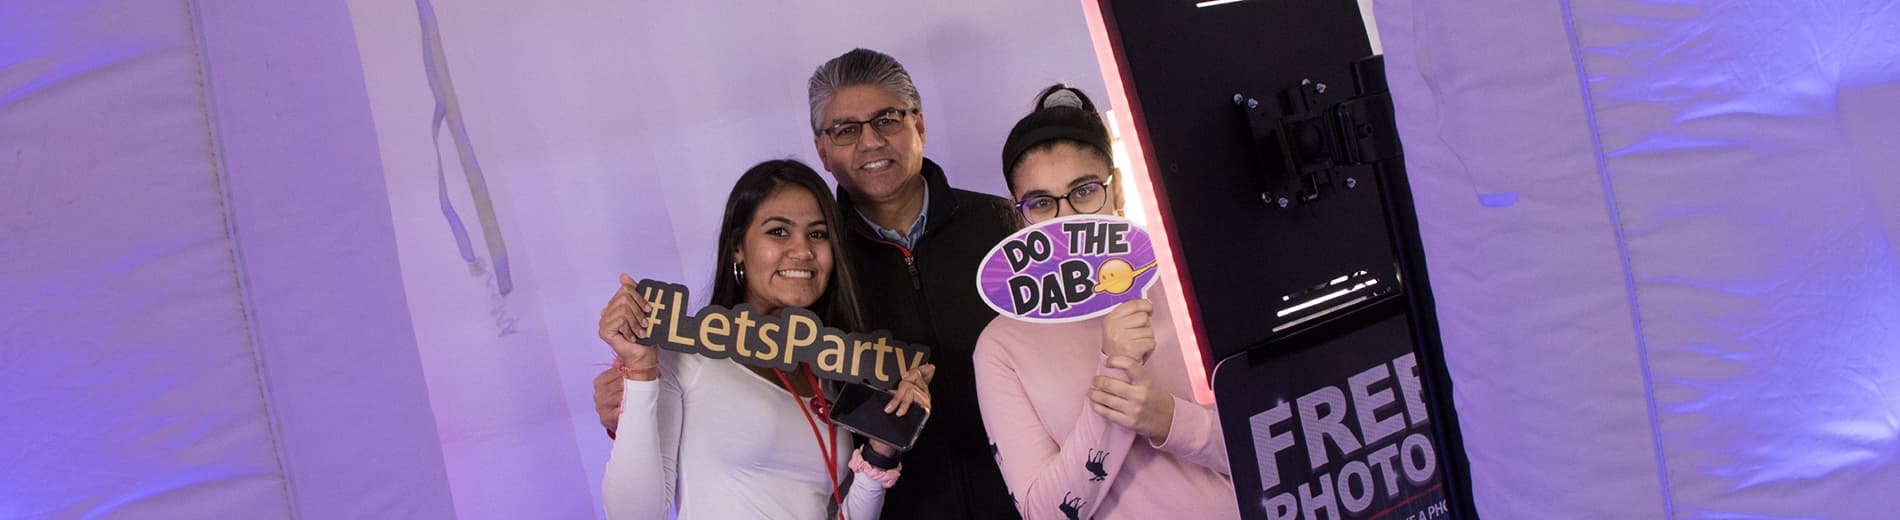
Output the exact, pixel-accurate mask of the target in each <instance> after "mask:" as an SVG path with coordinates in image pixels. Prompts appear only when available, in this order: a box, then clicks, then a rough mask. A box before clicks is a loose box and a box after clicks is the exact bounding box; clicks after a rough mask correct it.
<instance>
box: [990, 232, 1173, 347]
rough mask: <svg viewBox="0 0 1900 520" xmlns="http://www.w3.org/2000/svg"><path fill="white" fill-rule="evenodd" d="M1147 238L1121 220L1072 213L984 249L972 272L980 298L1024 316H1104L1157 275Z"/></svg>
mask: <svg viewBox="0 0 1900 520" xmlns="http://www.w3.org/2000/svg"><path fill="white" fill-rule="evenodd" d="M1155 265H1156V263H1155V250H1154V243H1153V242H1151V241H1150V240H1149V237H1148V232H1147V231H1144V230H1142V229H1141V228H1140V227H1138V226H1136V225H1135V224H1134V223H1133V222H1130V221H1129V220H1128V219H1125V218H1121V217H1113V216H1106V215H1076V216H1070V217H1062V218H1058V219H1053V220H1048V221H1044V222H1038V223H1036V224H1034V225H1031V226H1029V227H1028V228H1025V229H1023V230H1022V231H1018V232H1016V234H1014V235H1010V237H1009V238H1008V239H1005V240H1003V242H1002V243H1000V244H997V245H996V247H994V248H991V249H990V254H989V255H988V256H985V257H984V258H983V263H982V264H980V267H979V268H978V270H977V274H976V286H977V290H978V291H980V292H981V293H982V294H983V303H986V304H989V306H990V308H992V309H996V312H998V313H1001V314H1002V315H1004V316H1009V317H1012V318H1016V319H1019V320H1023V321H1029V322H1042V323H1060V322H1069V321H1079V320H1086V319H1089V318H1094V317H1096V316H1101V315H1103V314H1108V311H1110V310H1113V309H1114V308H1115V306H1116V305H1119V304H1121V303H1122V302H1125V301H1129V300H1134V299H1139V298H1143V297H1144V296H1145V295H1146V294H1147V293H1148V288H1149V287H1152V286H1154V283H1155V280H1156V279H1157V278H1158V277H1159V271H1158V270H1157V269H1155Z"/></svg>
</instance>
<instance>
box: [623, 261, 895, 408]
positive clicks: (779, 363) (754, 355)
mask: <svg viewBox="0 0 1900 520" xmlns="http://www.w3.org/2000/svg"><path fill="white" fill-rule="evenodd" d="M634 289H635V290H637V291H639V292H640V296H642V297H645V298H646V300H647V303H649V304H651V305H652V306H653V316H652V317H651V318H650V319H649V320H648V321H647V330H646V332H647V335H646V336H647V337H646V339H642V340H638V341H636V342H635V343H639V344H641V345H646V346H649V347H659V348H663V349H666V350H671V351H674V352H682V353H686V354H696V355H701V356H706V357H709V358H713V359H732V360H735V361H738V362H740V363H744V364H746V365H751V366H755V367H759V368H776V369H780V370H793V369H796V368H798V365H799V364H801V363H802V364H805V365H809V366H811V370H812V373H814V374H816V375H817V376H818V377H822V378H825V379H830V380H833V381H843V382H846V383H862V384H866V385H870V386H872V387H876V388H879V389H883V390H890V389H894V388H897V383H898V381H901V380H902V379H903V377H904V374H906V373H908V372H910V370H911V369H912V368H915V367H917V366H918V365H922V364H924V363H928V362H930V347H927V346H924V345H920V344H915V343H909V344H907V343H904V342H902V341H898V340H896V339H892V338H891V334H890V332H888V331H882V330H880V331H876V332H870V333H860V332H844V331H840V330H838V329H836V328H832V327H826V326H825V325H824V323H822V322H820V321H819V320H818V315H817V314H815V313H813V312H811V311H809V310H806V309H802V308H790V309H786V310H785V312H783V313H782V314H781V315H778V316H770V315H765V314H761V313H759V312H758V310H757V309H754V308H753V307H752V305H750V304H743V303H742V304H739V305H738V306H735V307H733V308H730V309H728V308H725V307H723V306H719V305H708V306H706V307H705V308H703V309H700V310H699V312H698V313H696V314H693V315H690V316H689V315H687V313H686V302H687V301H688V300H689V299H690V298H688V297H687V292H686V286H684V285H679V284H675V283H667V282H662V281H658V280H641V281H640V283H639V284H636V285H635V286H634Z"/></svg>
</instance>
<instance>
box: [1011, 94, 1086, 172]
mask: <svg viewBox="0 0 1900 520" xmlns="http://www.w3.org/2000/svg"><path fill="white" fill-rule="evenodd" d="M1065 108H1071V109H1074V108H1073V107H1065ZM1074 110H1080V109H1074ZM1017 130H1019V131H1020V130H1022V129H1020V128H1018V129H1017ZM1050 141H1075V142H1078V143H1082V144H1083V145H1086V146H1093V147H1095V149H1097V150H1100V151H1101V152H1102V155H1109V154H1110V153H1112V152H1111V151H1110V149H1109V144H1108V135H1107V132H1103V131H1101V130H1096V131H1089V130H1086V129H1082V128H1077V127H1073V126H1068V125H1062V124H1051V125H1048V126H1043V127H1040V128H1035V129H1032V130H1028V131H1025V132H1022V133H1021V134H1020V135H1018V134H1016V133H1015V132H1011V135H1010V139H1009V141H1008V142H1005V143H1004V144H1003V171H1004V172H1005V173H1007V172H1008V171H1009V170H1010V169H1011V168H1014V167H1015V166H1016V163H1017V161H1021V160H1022V159H1023V154H1026V153H1029V151H1030V150H1034V149H1036V146H1037V145H1041V144H1043V143H1047V142H1050Z"/></svg>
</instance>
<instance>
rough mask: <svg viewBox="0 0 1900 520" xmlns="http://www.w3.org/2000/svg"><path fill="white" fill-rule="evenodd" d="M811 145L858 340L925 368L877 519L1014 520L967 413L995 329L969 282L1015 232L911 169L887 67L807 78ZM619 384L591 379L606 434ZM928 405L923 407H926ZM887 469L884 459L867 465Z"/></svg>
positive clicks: (907, 134)
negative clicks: (921, 395) (828, 186)
mask: <svg viewBox="0 0 1900 520" xmlns="http://www.w3.org/2000/svg"><path fill="white" fill-rule="evenodd" d="M808 93H809V95H810V102H811V126H812V134H813V137H812V145H813V146H815V147H816V148H817V150H818V157H819V159H820V161H821V162H823V164H824V168H825V170H826V171H829V172H831V175H832V177H833V178H834V179H835V180H837V182H838V204H839V209H840V210H841V211H842V213H844V217H845V222H844V223H842V224H838V225H840V226H842V227H843V228H845V229H848V230H849V231H846V232H844V233H839V234H838V235H837V237H838V240H841V241H843V245H844V247H846V248H848V249H850V251H851V256H852V261H851V264H850V265H848V266H841V267H845V268H849V269H851V270H852V274H853V275H854V276H856V277H857V279H858V289H859V292H860V293H861V294H860V295H859V299H858V301H859V302H861V304H862V305H863V306H864V309H862V310H863V313H864V326H865V328H866V329H867V330H878V329H884V330H889V331H890V332H891V334H892V335H893V336H894V337H896V338H898V339H901V340H903V341H905V342H909V343H920V344H924V345H928V346H929V347H930V349H931V356H930V361H931V362H932V363H933V364H935V365H936V371H935V373H934V374H926V377H930V378H931V382H930V394H931V395H932V396H933V397H934V398H938V399H942V400H941V401H936V402H934V403H931V402H925V403H924V405H925V406H926V407H927V408H929V410H930V414H931V416H930V422H929V424H928V425H927V426H926V427H925V428H924V430H923V433H922V434H921V435H920V436H919V437H918V439H917V442H916V444H915V445H914V447H913V449H911V451H910V452H908V453H905V454H904V455H903V460H902V464H903V478H901V479H898V481H897V483H896V485H895V486H893V487H891V488H890V489H889V490H887V491H886V493H885V495H884V497H885V498H884V510H883V515H882V518H887V519H890V518H896V519H951V518H957V519H962V518H982V519H995V518H1017V517H1018V513H1017V511H1016V507H1015V504H1014V503H1013V502H1014V498H1013V497H1011V496H1009V490H1008V488H1007V487H1005V486H1004V484H1003V476H1002V473H1001V472H1000V471H998V469H997V467H996V460H995V458H994V452H993V451H992V449H991V447H990V444H989V435H988V434H987V433H986V432H985V430H984V427H983V417H982V415H981V414H980V413H979V412H978V410H977V397H976V371H975V368H974V366H973V365H972V354H973V353H974V351H975V348H976V339H977V336H978V335H980V334H982V332H983V328H984V327H985V326H988V325H989V322H990V320H991V319H992V318H995V317H996V313H995V311H992V310H991V309H990V308H989V306H988V305H985V304H984V303H983V301H982V300H981V296H980V295H979V294H978V293H977V291H976V287H975V285H974V284H973V282H974V281H975V280H976V272H977V264H978V263H979V262H980V261H981V260H982V258H983V256H984V255H985V254H986V253H988V252H989V250H990V248H992V247H994V246H995V245H996V244H997V243H998V242H1001V241H1002V240H1003V238H1005V237H1007V236H1009V234H1010V233H1012V232H1014V231H1015V229H1016V220H1015V213H1013V212H1012V211H1013V209H1012V208H1011V207H1010V202H1009V201H1008V200H1007V199H1004V198H1001V197H996V196H992V195H985V194H982V193H976V192H972V191H965V190H959V189H956V188H952V187H950V184H949V182H948V180H947V179H946V177H945V176H944V173H943V168H941V167H938V166H937V164H936V163H935V162H932V161H931V160H930V159H926V158H924V135H925V132H924V130H925V126H924V112H923V104H922V99H921V98H920V96H918V94H917V86H916V85H915V84H913V83H912V82H911V79H910V72H908V71H906V70H904V66H903V65H902V64H900V63H898V62H897V60H896V59H895V58H892V57H890V56H889V55H886V54H884V53H880V52H877V51H873V50H869V49H854V50H852V51H851V52H847V53H844V54H843V55H841V56H838V57H836V58H832V59H831V60H830V61H827V62H825V63H824V64H823V65H820V66H819V67H818V70H816V71H815V72H813V73H812V76H811V81H810V83H809V88H808ZM620 379H621V376H620V373H619V372H617V371H615V370H614V369H608V370H606V371H603V372H602V373H601V375H600V376H599V377H597V378H595V380H594V405H595V410H596V411H597V412H598V413H599V414H600V417H601V424H602V425H604V426H606V427H607V428H608V434H609V435H612V433H613V431H612V429H613V427H614V425H615V424H617V423H618V418H619V416H620V397H621V387H620ZM933 400H935V399H933ZM866 462H867V463H870V464H872V465H875V466H880V467H885V468H887V469H888V468H889V467H893V466H896V465H897V464H898V461H895V460H875V461H873V460H869V457H867V460H866Z"/></svg>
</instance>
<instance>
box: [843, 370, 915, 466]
mask: <svg viewBox="0 0 1900 520" xmlns="http://www.w3.org/2000/svg"><path fill="white" fill-rule="evenodd" d="M894 398H895V396H894V395H892V394H891V393H890V392H886V391H883V390H878V389H876V388H871V387H869V386H865V385H858V384H850V385H845V386H844V389H843V390H840V391H839V392H838V399H837V402H836V403H834V404H833V405H832V407H831V422H834V423H838V424H839V425H842V426H844V427H845V429H847V430H851V431H852V432H855V433H857V434H859V435H863V436H865V437H870V438H873V439H877V440H878V441H880V442H883V443H885V444H889V445H891V446H895V447H897V450H898V451H909V450H910V448H911V446H912V445H914V444H916V443H917V435H918V434H920V433H923V431H924V423H925V422H929V420H930V410H929V409H927V408H924V407H923V406H922V405H920V404H917V403H911V405H910V410H909V411H906V412H904V416H903V417H898V416H896V415H893V414H888V413H884V406H885V405H888V404H890V403H891V399H894Z"/></svg>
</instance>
